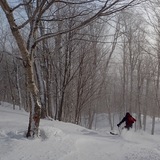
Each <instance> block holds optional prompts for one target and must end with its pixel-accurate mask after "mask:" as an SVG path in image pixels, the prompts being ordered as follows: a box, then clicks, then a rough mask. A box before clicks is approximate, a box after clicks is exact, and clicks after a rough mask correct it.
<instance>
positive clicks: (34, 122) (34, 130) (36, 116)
mask: <svg viewBox="0 0 160 160" xmlns="http://www.w3.org/2000/svg"><path fill="white" fill-rule="evenodd" d="M0 6H1V7H2V9H3V11H4V13H5V15H6V18H7V20H8V23H9V25H10V28H11V32H12V34H13V36H14V38H15V40H16V43H17V45H18V48H19V50H20V53H21V56H22V59H23V62H24V65H25V68H24V69H25V72H26V76H27V85H28V89H29V92H30V93H31V97H32V99H33V104H34V106H32V109H31V114H30V121H29V126H30V127H28V132H27V135H26V136H27V137H30V136H38V134H39V122H40V116H41V105H40V103H39V99H38V89H37V87H36V84H35V78H34V69H33V68H34V67H33V59H32V56H30V53H29V51H28V50H27V46H26V43H25V40H24V39H23V37H22V35H21V33H20V30H19V28H18V27H17V24H16V23H15V20H14V17H13V12H12V9H11V8H10V7H9V5H8V3H7V1H6V0H3V1H0Z"/></svg>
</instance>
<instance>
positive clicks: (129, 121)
mask: <svg viewBox="0 0 160 160" xmlns="http://www.w3.org/2000/svg"><path fill="white" fill-rule="evenodd" d="M123 122H126V125H125V126H124V128H126V129H127V130H129V129H130V128H132V125H133V123H134V122H136V119H135V118H133V117H132V116H131V115H130V113H129V112H127V113H126V115H125V117H124V118H123V119H122V120H121V121H120V122H119V123H118V124H117V126H118V127H119V126H120V125H121V124H122V123H123Z"/></svg>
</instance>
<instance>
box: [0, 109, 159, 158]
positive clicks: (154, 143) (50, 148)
mask: <svg viewBox="0 0 160 160" xmlns="http://www.w3.org/2000/svg"><path fill="white" fill-rule="evenodd" d="M27 125H28V115H27V114H26V113H25V112H23V113H21V111H18V112H17V111H10V110H8V109H4V108H2V107H0V144H1V145H0V160H160V136H159V135H155V136H151V135H149V134H147V133H143V132H142V133H140V132H134V131H129V132H127V131H125V130H124V131H123V132H122V134H121V135H115V136H114V135H110V134H109V132H108V133H106V132H105V133H104V132H98V131H93V130H88V129H86V128H83V127H80V126H77V125H74V124H71V123H63V122H57V121H48V120H42V121H41V126H40V131H41V137H40V138H36V139H26V138H25V137H24V131H25V129H26V128H27Z"/></svg>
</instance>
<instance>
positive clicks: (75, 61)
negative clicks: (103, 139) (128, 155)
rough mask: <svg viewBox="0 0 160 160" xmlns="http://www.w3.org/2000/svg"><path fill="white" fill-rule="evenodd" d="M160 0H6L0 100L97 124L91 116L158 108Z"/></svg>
mask: <svg viewBox="0 0 160 160" xmlns="http://www.w3.org/2000/svg"><path fill="white" fill-rule="evenodd" d="M159 12H160V0H153V1H152V0H8V1H7V0H1V1H0V75H1V76H0V93H1V94H0V101H2V102H9V103H11V104H13V109H14V108H15V105H18V106H19V109H22V108H23V109H25V110H26V111H27V112H29V113H30V117H29V125H28V132H27V135H26V136H27V137H30V136H35V135H36V136H38V134H39V124H40V119H41V118H48V119H55V120H59V121H63V122H71V123H74V124H78V125H82V123H83V125H84V123H85V127H87V128H89V129H92V122H93V119H94V116H95V115H96V114H98V113H107V114H108V117H109V122H110V127H111V129H113V128H114V126H115V125H116V124H115V122H114V116H115V115H117V114H118V115H119V117H120V118H121V117H122V116H123V115H124V114H125V112H127V111H129V112H130V113H133V114H135V117H136V119H137V123H136V130H138V129H143V130H144V131H145V129H146V117H147V116H150V117H152V128H151V134H154V129H155V127H156V126H155V118H156V117H159V114H160V14H159Z"/></svg>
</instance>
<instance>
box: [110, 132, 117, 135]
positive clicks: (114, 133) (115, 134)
mask: <svg viewBox="0 0 160 160" xmlns="http://www.w3.org/2000/svg"><path fill="white" fill-rule="evenodd" d="M110 134H112V135H118V133H113V132H110Z"/></svg>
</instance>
